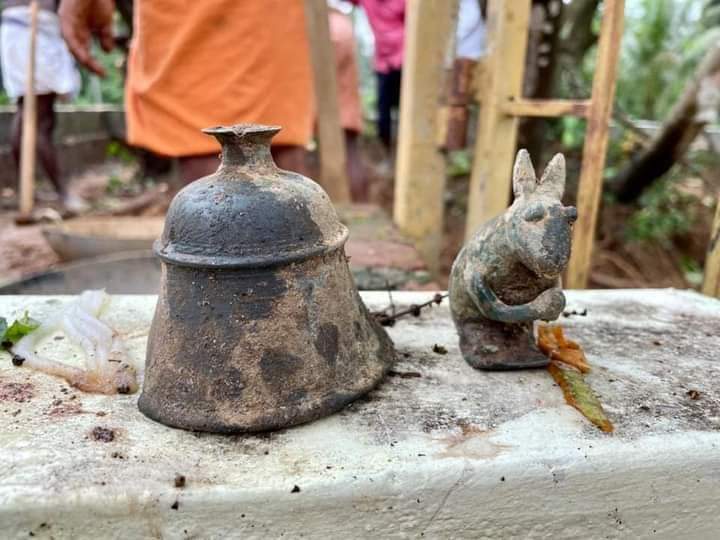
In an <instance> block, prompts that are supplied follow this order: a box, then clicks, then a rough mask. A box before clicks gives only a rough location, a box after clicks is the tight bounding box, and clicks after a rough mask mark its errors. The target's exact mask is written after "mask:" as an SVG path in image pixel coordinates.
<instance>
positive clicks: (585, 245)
mask: <svg viewBox="0 0 720 540" xmlns="http://www.w3.org/2000/svg"><path fill="white" fill-rule="evenodd" d="M624 7H625V0H605V3H604V8H603V9H604V13H603V19H602V25H601V27H600V41H599V43H598V52H597V62H596V63H595V77H594V79H593V86H592V97H591V104H590V110H589V112H588V120H587V129H586V132H585V145H584V147H583V159H582V168H581V169H580V183H579V185H578V196H577V209H578V220H577V222H576V223H575V228H574V231H573V246H572V257H571V258H570V263H569V265H568V271H567V282H566V286H567V287H568V288H570V289H583V288H585V287H587V283H588V278H589V276H590V264H591V256H592V249H593V241H594V239H595V227H596V224H597V213H598V208H599V206H600V195H601V193H602V181H603V169H604V167H605V153H606V151H607V142H608V130H609V124H610V115H611V114H612V106H613V99H614V97H615V78H616V76H617V64H618V58H619V56H620V40H621V38H622V31H623V10H624Z"/></svg>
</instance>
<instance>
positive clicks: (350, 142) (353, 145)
mask: <svg viewBox="0 0 720 540" xmlns="http://www.w3.org/2000/svg"><path fill="white" fill-rule="evenodd" d="M345 149H346V151H347V171H348V176H349V177H350V194H351V196H352V200H353V201H354V202H367V200H368V192H369V184H368V177H367V174H365V167H364V166H363V162H362V158H361V157H360V147H359V145H358V134H357V133H356V132H354V131H350V130H347V129H346V130H345Z"/></svg>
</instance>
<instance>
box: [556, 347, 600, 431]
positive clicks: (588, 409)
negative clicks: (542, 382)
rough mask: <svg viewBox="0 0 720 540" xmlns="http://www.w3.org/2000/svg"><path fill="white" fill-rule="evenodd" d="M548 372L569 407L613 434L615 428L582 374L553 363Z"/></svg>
mask: <svg viewBox="0 0 720 540" xmlns="http://www.w3.org/2000/svg"><path fill="white" fill-rule="evenodd" d="M548 371H549V372H550V375H552V378H553V379H554V380H555V382H556V383H557V384H558V385H559V386H560V388H561V389H562V391H563V395H564V396H565V401H566V402H567V404H568V405H570V406H572V407H575V408H576V409H577V410H578V411H580V413H581V414H582V415H583V416H584V417H585V418H587V419H588V420H590V422H592V423H593V424H595V425H596V426H597V427H599V428H600V429H601V430H602V431H604V432H605V433H612V432H613V430H614V427H613V425H612V422H610V419H609V418H608V417H607V415H606V414H605V411H604V410H603V407H602V404H601V403H600V400H599V399H598V398H597V396H596V395H595V393H594V392H593V390H592V388H591V387H590V385H589V384H588V383H587V382H586V381H585V377H583V375H582V373H580V372H578V371H576V370H574V369H572V368H569V369H566V368H563V367H561V366H560V365H559V363H558V362H555V361H552V362H550V365H549V366H548Z"/></svg>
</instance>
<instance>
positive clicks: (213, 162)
mask: <svg viewBox="0 0 720 540" xmlns="http://www.w3.org/2000/svg"><path fill="white" fill-rule="evenodd" d="M178 161H179V164H180V186H174V187H176V188H177V189H175V191H179V190H180V189H182V188H183V187H185V186H187V185H188V184H189V183H190V182H193V181H195V180H197V179H198V178H202V177H203V176H208V175H209V174H212V173H214V172H215V171H217V168H218V167H219V166H220V158H219V157H218V154H211V155H204V156H183V157H181V158H179V160H178Z"/></svg>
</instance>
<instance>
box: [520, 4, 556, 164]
mask: <svg viewBox="0 0 720 540" xmlns="http://www.w3.org/2000/svg"><path fill="white" fill-rule="evenodd" d="M562 13H563V3H562V1H561V0H533V2H532V12H531V14H530V28H529V32H530V35H529V36H528V51H527V58H526V60H525V80H524V81H523V96H524V97H528V98H533V99H550V98H552V97H554V96H555V93H556V86H557V85H556V79H557V77H556V68H557V66H558V49H559V43H560V30H561V20H562ZM547 125H548V124H547V119H546V118H522V119H521V120H520V127H519V130H518V147H519V148H526V149H527V150H528V151H529V152H530V155H531V156H540V155H541V154H542V150H543V146H544V145H545V143H546V140H545V132H546V130H547Z"/></svg>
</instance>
